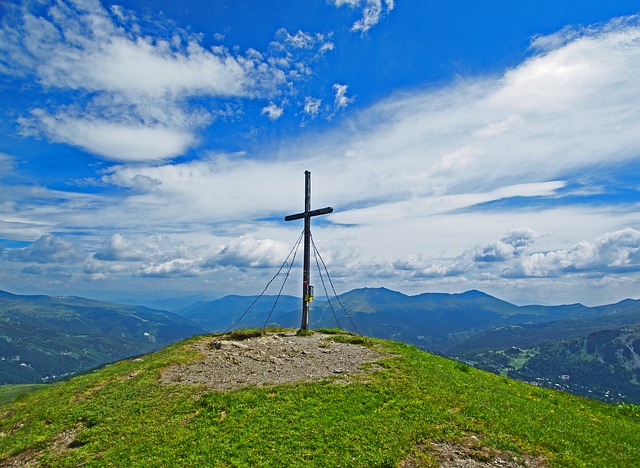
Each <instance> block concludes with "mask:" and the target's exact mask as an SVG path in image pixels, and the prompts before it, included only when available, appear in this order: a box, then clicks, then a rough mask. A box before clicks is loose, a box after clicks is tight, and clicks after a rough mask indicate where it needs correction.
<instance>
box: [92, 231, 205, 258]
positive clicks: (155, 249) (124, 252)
mask: <svg viewBox="0 0 640 468" xmlns="http://www.w3.org/2000/svg"><path fill="white" fill-rule="evenodd" d="M201 249H202V247H200V248H196V247H193V246H189V245H187V244H186V243H185V242H184V241H182V240H180V239H175V238H172V237H170V236H166V235H151V236H142V237H124V236H123V235H122V234H119V233H118V234H113V235H111V236H109V237H108V238H107V239H105V240H104V241H103V242H102V245H101V246H100V248H99V249H98V250H97V251H96V253H95V254H94V257H95V258H96V259H97V260H102V261H111V262H147V263H151V262H154V263H165V262H169V261H173V260H175V259H184V258H198V257H199V255H200V250H201Z"/></svg>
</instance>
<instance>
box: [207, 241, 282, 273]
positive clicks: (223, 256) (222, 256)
mask: <svg viewBox="0 0 640 468" xmlns="http://www.w3.org/2000/svg"><path fill="white" fill-rule="evenodd" d="M289 250H290V248H288V247H287V246H286V244H284V243H282V242H279V241H275V240H272V239H256V238H255V237H253V236H251V235H245V236H241V237H239V238H237V239H235V240H233V241H232V242H231V243H229V244H228V245H225V246H224V247H223V248H222V249H221V250H220V252H219V253H217V254H216V255H214V256H212V257H210V258H209V259H208V260H207V261H206V263H205V266H206V267H207V268H214V267H216V266H233V267H236V268H275V267H279V266H281V265H282V263H283V262H284V260H285V258H286V257H287V254H288V252H289Z"/></svg>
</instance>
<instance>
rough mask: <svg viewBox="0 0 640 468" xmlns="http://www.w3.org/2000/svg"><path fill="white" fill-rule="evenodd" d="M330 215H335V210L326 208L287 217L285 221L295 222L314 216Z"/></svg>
mask: <svg viewBox="0 0 640 468" xmlns="http://www.w3.org/2000/svg"><path fill="white" fill-rule="evenodd" d="M329 213H333V208H331V207H330V206H328V207H326V208H320V209H317V210H311V211H304V212H302V213H296V214H292V215H289V216H285V217H284V220H285V221H294V220H296V219H302V218H304V217H306V216H309V217H310V218H311V217H312V216H320V215H324V214H329Z"/></svg>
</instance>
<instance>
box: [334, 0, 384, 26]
mask: <svg viewBox="0 0 640 468" xmlns="http://www.w3.org/2000/svg"><path fill="white" fill-rule="evenodd" d="M329 1H330V3H333V4H334V5H335V6H337V7H340V6H343V5H346V6H348V7H350V8H358V9H360V8H361V9H362V18H360V19H359V20H357V21H356V22H355V23H353V26H352V27H351V30H352V31H354V32H355V31H360V32H362V33H365V32H367V31H368V30H369V29H371V28H372V27H374V26H375V25H376V24H378V23H379V22H380V20H381V19H382V17H383V16H384V15H385V14H388V13H389V12H390V11H391V10H393V8H394V7H395V1H394V0H329Z"/></svg>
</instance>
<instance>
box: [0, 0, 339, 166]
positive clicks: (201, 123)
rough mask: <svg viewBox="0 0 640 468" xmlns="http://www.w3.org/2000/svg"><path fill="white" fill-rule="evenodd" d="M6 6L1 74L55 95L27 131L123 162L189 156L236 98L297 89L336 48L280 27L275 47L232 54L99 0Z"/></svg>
mask: <svg viewBox="0 0 640 468" xmlns="http://www.w3.org/2000/svg"><path fill="white" fill-rule="evenodd" d="M7 11H8V12H9V13H10V14H8V15H7V18H6V21H4V22H3V23H2V25H1V27H0V73H3V74H6V75H11V76H16V77H28V78H33V79H34V80H35V81H37V82H38V83H39V85H40V86H41V89H42V90H43V91H44V92H45V93H46V94H47V97H48V99H43V102H42V103H41V104H40V105H39V107H40V108H37V107H36V108H34V109H33V112H32V114H31V116H30V117H23V118H22V119H20V121H19V122H20V124H21V126H22V131H23V134H27V135H28V134H37V135H44V136H45V137H47V138H49V139H50V140H52V141H56V142H63V143H67V144H70V145H74V146H78V147H80V148H82V149H84V150H86V151H88V152H91V153H93V154H96V155H98V156H102V157H104V158H107V159H111V160H116V161H153V160H163V159H167V158H173V157H176V156H180V155H182V154H184V153H185V152H186V151H187V150H188V149H189V148H190V147H191V146H192V145H193V143H194V142H195V141H196V132H197V131H198V130H199V129H201V128H203V127H205V126H206V125H209V124H211V122H212V121H213V120H215V118H217V117H218V116H220V115H224V116H228V114H229V112H230V111H229V110H228V109H229V108H228V107H227V106H226V103H228V102H229V99H235V101H234V102H236V103H238V102H244V101H246V100H249V99H269V100H270V99H272V98H273V97H274V96H276V95H278V96H281V95H285V94H292V95H293V94H295V93H296V92H297V91H296V83H297V82H299V81H301V80H306V79H308V77H309V76H311V74H312V72H311V69H310V67H309V65H308V62H311V61H312V60H313V59H314V57H316V56H317V55H318V54H323V53H325V52H327V51H329V50H331V49H333V47H334V45H333V43H332V42H331V41H330V40H329V37H330V36H329V35H325V34H311V33H306V32H303V31H298V32H297V33H296V34H295V35H291V34H289V33H288V32H287V31H286V30H284V29H281V30H280V31H278V33H277V34H276V37H277V38H278V39H279V40H280V42H278V41H275V42H273V43H272V44H271V45H270V46H269V50H268V51H266V52H264V53H261V52H259V51H257V50H256V49H253V48H251V49H248V50H247V51H246V53H244V54H240V53H239V52H235V53H234V54H232V53H230V51H229V50H228V49H226V48H225V47H223V46H216V47H212V48H209V49H207V48H205V47H204V46H203V45H202V37H201V36H200V35H197V34H193V33H189V32H187V31H185V30H182V29H180V28H179V27H177V26H176V25H174V24H171V23H170V22H169V23H168V24H167V23H163V24H162V25H161V26H162V27H161V28H159V27H158V26H159V24H158V23H159V22H158V21H157V20H154V21H151V22H150V21H149V20H145V21H146V23H145V22H144V21H142V20H139V19H138V18H135V17H134V16H133V15H132V14H131V13H130V12H128V11H127V10H125V9H123V8H122V7H113V8H112V9H111V10H110V11H108V10H106V9H105V8H104V7H103V6H102V5H101V4H100V3H99V1H97V0H75V1H70V0H60V1H57V2H55V3H53V2H52V3H51V4H50V5H48V8H47V9H46V10H45V11H46V13H44V14H42V15H41V16H37V15H35V14H33V13H31V12H29V11H28V8H17V7H15V8H9V9H8V10H7ZM148 23H152V24H148ZM161 30H164V31H165V33H160V32H159V31H161ZM151 31H153V32H151ZM161 34H164V35H161ZM218 39H219V38H218ZM203 99H206V100H207V104H206V106H205V105H204V104H202V102H203V101H202V100H203ZM237 105H238V106H240V104H237ZM43 108H44V109H43ZM264 109H266V111H265V112H266V113H267V115H268V116H269V118H271V119H272V120H277V118H278V117H279V116H280V115H281V113H282V108H278V107H276V106H275V105H273V104H272V105H270V106H267V107H265V108H264ZM231 112H232V113H233V112H234V111H231ZM237 112H241V111H240V110H239V109H238V110H237Z"/></svg>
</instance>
